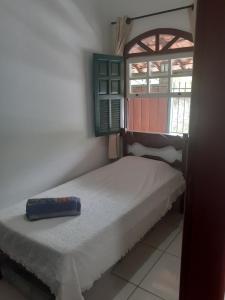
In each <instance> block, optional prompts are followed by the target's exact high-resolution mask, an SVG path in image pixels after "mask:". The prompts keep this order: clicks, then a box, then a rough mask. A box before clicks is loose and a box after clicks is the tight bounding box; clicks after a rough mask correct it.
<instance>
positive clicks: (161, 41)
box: [159, 34, 175, 50]
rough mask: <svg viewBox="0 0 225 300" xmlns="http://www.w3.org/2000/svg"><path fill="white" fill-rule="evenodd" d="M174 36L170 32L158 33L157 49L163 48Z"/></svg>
mask: <svg viewBox="0 0 225 300" xmlns="http://www.w3.org/2000/svg"><path fill="white" fill-rule="evenodd" d="M174 37H175V36H174V35H172V34H160V35H159V50H161V49H162V48H164V47H165V46H166V45H167V44H168V43H169V42H170V41H172V39H173V38H174Z"/></svg>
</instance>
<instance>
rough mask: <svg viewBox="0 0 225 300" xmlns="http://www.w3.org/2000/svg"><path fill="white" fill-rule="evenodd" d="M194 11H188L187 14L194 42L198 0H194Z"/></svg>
mask: <svg viewBox="0 0 225 300" xmlns="http://www.w3.org/2000/svg"><path fill="white" fill-rule="evenodd" d="M193 3H194V9H193V10H192V9H190V12H189V18H190V24H191V32H192V35H193V39H194V40H195V25H196V16H197V5H198V0H194V2H193Z"/></svg>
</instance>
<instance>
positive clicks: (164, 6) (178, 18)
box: [99, 0, 193, 51]
mask: <svg viewBox="0 0 225 300" xmlns="http://www.w3.org/2000/svg"><path fill="white" fill-rule="evenodd" d="M99 1H100V3H101V9H102V14H103V16H104V19H105V22H106V24H108V31H109V32H110V31H111V28H112V25H110V23H111V21H115V20H116V18H117V17H119V16H123V15H124V16H128V17H136V16H141V15H146V14H150V13H154V12H158V11H162V10H168V9H172V8H177V7H181V6H186V5H190V4H192V3H193V1H192V0H152V1H150V0H99ZM155 28H177V29H181V30H184V31H191V26H190V17H189V11H188V10H182V11H178V12H173V13H168V14H164V15H161V16H154V17H150V18H144V19H140V20H135V21H134V22H133V25H132V31H131V35H130V39H132V38H134V37H136V36H137V35H139V34H141V33H144V32H146V31H148V30H151V29H155ZM109 37H111V36H109ZM109 41H110V38H109V40H108V42H109ZM110 50H111V49H110ZM110 50H109V51H110Z"/></svg>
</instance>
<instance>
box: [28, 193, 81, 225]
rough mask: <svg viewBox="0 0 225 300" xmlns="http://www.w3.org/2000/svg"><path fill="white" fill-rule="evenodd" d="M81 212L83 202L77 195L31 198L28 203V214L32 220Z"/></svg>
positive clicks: (74, 214) (75, 214)
mask: <svg viewBox="0 0 225 300" xmlns="http://www.w3.org/2000/svg"><path fill="white" fill-rule="evenodd" d="M80 213H81V203H80V199H79V198H77V197H63V198H40V199H29V200H28V201H27V204H26V216H27V218H28V220H30V221H34V220H40V219H46V218H55V217H65V216H77V215H80Z"/></svg>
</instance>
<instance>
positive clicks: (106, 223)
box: [0, 156, 185, 300]
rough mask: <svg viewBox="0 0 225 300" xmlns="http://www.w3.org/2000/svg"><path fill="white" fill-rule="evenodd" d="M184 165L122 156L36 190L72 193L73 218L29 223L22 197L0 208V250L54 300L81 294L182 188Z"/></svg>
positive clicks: (78, 298) (74, 298) (48, 193)
mask: <svg viewBox="0 0 225 300" xmlns="http://www.w3.org/2000/svg"><path fill="white" fill-rule="evenodd" d="M184 187H185V182H184V179H183V176H182V174H181V172H179V171H177V170H175V169H173V168H172V167H170V166H169V165H168V164H166V163H164V162H160V161H155V160H151V159H146V158H141V157H131V156H130V157H129V156H128V157H124V158H122V159H120V160H119V161H117V162H115V163H112V164H109V165H107V166H105V167H103V168H100V169H97V170H95V171H93V172H90V173H88V174H86V175H84V176H81V177H79V178H77V179H75V180H72V181H69V182H67V183H65V184H63V185H60V186H58V187H56V188H53V189H51V190H49V191H46V192H44V193H41V194H39V195H37V197H64V196H71V195H74V196H77V197H79V198H80V199H81V204H82V212H81V215H80V216H78V217H64V218H56V219H48V220H41V221H36V222H29V221H27V220H26V217H25V215H24V213H25V205H26V201H21V202H20V203H18V204H16V205H14V206H11V207H9V208H7V209H4V210H2V211H1V212H0V249H1V250H2V251H3V252H5V253H6V254H7V255H9V256H10V257H11V258H12V259H13V260H15V261H16V262H18V263H20V264H22V265H23V266H24V267H25V268H26V269H27V270H28V271H30V272H32V273H33V274H35V275H36V276H37V277H38V278H39V279H41V280H42V281H43V282H44V283H45V284H47V285H48V286H49V288H50V289H51V291H52V292H53V293H54V294H55V295H56V299H57V300H81V299H83V296H82V291H85V290H87V289H89V288H90V287H91V286H92V285H93V283H94V281H95V280H97V279H98V278H99V277H100V276H101V275H102V274H103V273H104V272H105V271H106V270H107V269H108V268H110V267H111V266H112V265H113V264H115V263H116V262H117V261H118V260H119V259H120V258H121V257H122V256H124V255H125V254H126V253H127V251H128V250H129V249H131V248H132V247H133V246H134V244H135V243H137V242H138V241H139V240H140V239H141V238H142V237H143V235H144V234H145V233H146V232H147V230H149V229H150V227H151V226H153V225H154V224H155V223H156V222H157V221H159V219H160V218H161V217H162V216H163V215H164V214H165V213H166V212H167V211H168V210H169V209H170V208H171V205H172V202H173V201H174V200H176V198H177V197H178V196H179V195H180V194H181V193H182V192H183V191H184Z"/></svg>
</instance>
